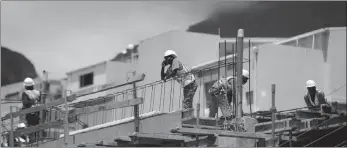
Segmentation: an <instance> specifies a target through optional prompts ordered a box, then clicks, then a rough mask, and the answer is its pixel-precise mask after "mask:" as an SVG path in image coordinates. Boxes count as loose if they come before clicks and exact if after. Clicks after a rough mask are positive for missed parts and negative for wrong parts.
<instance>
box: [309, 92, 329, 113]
mask: <svg viewBox="0 0 347 148" xmlns="http://www.w3.org/2000/svg"><path fill="white" fill-rule="evenodd" d="M304 100H305V102H306V105H307V107H309V109H314V107H313V106H320V105H322V104H327V102H326V100H325V94H324V92H323V91H320V90H318V89H317V90H316V92H315V95H314V98H311V95H310V94H309V93H308V92H307V93H306V94H305V96H304Z"/></svg>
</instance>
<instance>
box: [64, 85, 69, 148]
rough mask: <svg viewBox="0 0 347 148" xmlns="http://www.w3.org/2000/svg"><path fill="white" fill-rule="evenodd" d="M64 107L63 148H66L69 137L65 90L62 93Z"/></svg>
mask: <svg viewBox="0 0 347 148" xmlns="http://www.w3.org/2000/svg"><path fill="white" fill-rule="evenodd" d="M63 98H64V105H65V116H64V147H67V146H68V143H69V141H68V136H69V121H68V118H69V108H68V104H67V95H66V90H64V91H63Z"/></svg>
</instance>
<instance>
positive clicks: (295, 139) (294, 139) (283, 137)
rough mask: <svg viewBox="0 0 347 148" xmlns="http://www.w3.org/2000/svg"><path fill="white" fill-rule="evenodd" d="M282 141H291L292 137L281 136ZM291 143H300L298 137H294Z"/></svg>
mask: <svg viewBox="0 0 347 148" xmlns="http://www.w3.org/2000/svg"><path fill="white" fill-rule="evenodd" d="M280 139H281V140H284V141H289V140H290V136H287V135H280ZM291 141H298V138H297V137H296V136H292V139H291Z"/></svg>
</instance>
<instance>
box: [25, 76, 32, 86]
mask: <svg viewBox="0 0 347 148" xmlns="http://www.w3.org/2000/svg"><path fill="white" fill-rule="evenodd" d="M34 84H35V83H34V80H33V79H32V78H25V79H24V86H33V85H34Z"/></svg>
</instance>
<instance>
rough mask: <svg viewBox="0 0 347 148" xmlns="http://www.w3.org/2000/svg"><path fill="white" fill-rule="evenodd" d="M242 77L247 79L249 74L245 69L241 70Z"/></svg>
mask: <svg viewBox="0 0 347 148" xmlns="http://www.w3.org/2000/svg"><path fill="white" fill-rule="evenodd" d="M242 76H244V77H247V78H249V72H248V70H246V69H242Z"/></svg>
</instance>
